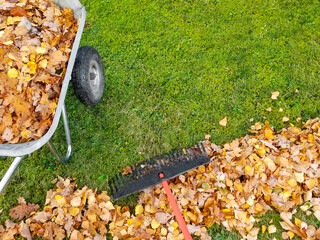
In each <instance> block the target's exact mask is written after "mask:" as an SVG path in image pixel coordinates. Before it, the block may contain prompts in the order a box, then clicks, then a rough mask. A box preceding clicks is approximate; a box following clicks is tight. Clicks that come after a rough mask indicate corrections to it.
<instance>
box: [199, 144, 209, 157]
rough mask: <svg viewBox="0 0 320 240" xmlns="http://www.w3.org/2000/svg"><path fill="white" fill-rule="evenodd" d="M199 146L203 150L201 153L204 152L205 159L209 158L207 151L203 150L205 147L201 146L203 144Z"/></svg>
mask: <svg viewBox="0 0 320 240" xmlns="http://www.w3.org/2000/svg"><path fill="white" fill-rule="evenodd" d="M201 146H202V150H203V152H204V155H205V157H207V158H208V157H209V156H208V153H207V151H206V149H205V147H204V145H203V143H201Z"/></svg>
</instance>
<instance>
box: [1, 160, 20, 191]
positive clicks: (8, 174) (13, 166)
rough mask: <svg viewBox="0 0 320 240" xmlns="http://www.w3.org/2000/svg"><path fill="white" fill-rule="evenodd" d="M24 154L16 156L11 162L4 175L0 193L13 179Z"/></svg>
mask: <svg viewBox="0 0 320 240" xmlns="http://www.w3.org/2000/svg"><path fill="white" fill-rule="evenodd" d="M23 157H24V156H22V157H16V158H15V159H14V160H13V162H12V163H11V165H10V167H9V169H8V170H7V172H6V174H5V175H4V176H3V178H2V179H1V182H0V194H1V193H2V192H3V190H4V189H5V187H6V186H7V184H8V182H9V180H10V179H11V177H12V175H13V173H14V171H15V170H16V169H17V167H18V166H19V164H20V162H21V160H22V159H23Z"/></svg>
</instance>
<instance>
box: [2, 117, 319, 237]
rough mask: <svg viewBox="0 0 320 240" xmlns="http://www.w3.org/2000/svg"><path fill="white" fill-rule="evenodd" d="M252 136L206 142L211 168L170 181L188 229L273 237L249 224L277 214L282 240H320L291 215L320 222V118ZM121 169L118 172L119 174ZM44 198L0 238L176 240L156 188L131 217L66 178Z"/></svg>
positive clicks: (257, 128)
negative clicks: (214, 227) (219, 143)
mask: <svg viewBox="0 0 320 240" xmlns="http://www.w3.org/2000/svg"><path fill="white" fill-rule="evenodd" d="M252 132H254V133H256V135H255V136H248V135H247V136H245V137H243V138H240V139H237V140H234V141H233V142H231V143H227V144H225V145H224V146H223V147H219V146H217V145H215V144H213V143H211V142H210V141H209V140H207V141H205V142H204V144H205V147H206V149H207V151H208V153H209V155H210V157H211V160H212V161H211V163H210V164H208V165H206V166H201V167H199V168H197V169H194V170H191V171H189V172H188V173H186V174H184V175H181V176H179V177H177V178H175V179H173V180H171V181H170V182H169V185H170V187H171V189H172V191H173V192H174V195H175V198H176V199H177V202H178V205H179V207H180V210H181V212H182V213H183V215H184V218H185V220H186V222H187V226H188V228H189V230H190V232H191V233H192V234H194V235H197V236H199V237H200V239H202V240H205V239H210V237H209V236H208V233H207V230H206V227H210V226H211V225H212V224H214V223H218V224H222V225H223V226H224V227H225V228H226V229H227V230H234V229H235V230H237V231H238V232H239V233H240V234H241V235H242V237H243V239H257V236H258V233H259V232H260V233H262V234H263V233H265V232H268V233H274V232H276V231H277V229H276V227H275V226H274V225H272V224H271V225H269V226H262V227H261V228H258V227H255V223H256V222H258V221H259V218H258V216H261V214H264V213H266V212H267V211H269V210H272V208H271V207H273V208H274V209H276V210H277V211H279V212H280V217H281V218H282V220H283V221H282V222H280V224H281V226H282V228H283V229H284V230H285V231H284V232H283V234H282V238H283V239H289V238H290V239H292V238H293V237H294V236H295V235H298V236H300V237H301V238H303V239H320V229H316V227H314V226H310V225H307V223H305V222H303V221H301V220H300V219H298V218H294V217H293V214H294V213H295V212H296V208H297V206H298V205H301V206H300V209H301V210H302V211H305V212H306V215H308V216H309V215H314V216H315V217H316V218H317V219H318V220H320V207H319V206H320V192H319V178H320V169H319V163H320V160H319V159H320V158H319V154H320V138H319V136H320V119H315V120H310V121H308V122H307V123H306V124H305V129H304V130H301V129H300V128H298V127H294V126H291V127H290V128H288V129H283V130H282V131H281V132H280V133H279V134H274V131H273V129H272V128H270V126H269V124H268V122H266V123H265V125H264V126H263V127H262V126H261V124H260V123H256V124H255V125H254V126H252ZM127 171H128V169H125V173H126V172H127ZM57 187H58V188H57V189H54V190H50V191H49V192H48V193H47V197H46V203H45V207H44V209H43V210H42V211H38V212H37V209H38V206H37V205H32V204H26V203H25V202H24V200H23V199H20V200H19V202H20V205H18V206H17V207H15V208H14V209H12V210H11V212H10V215H11V217H12V218H14V219H16V220H23V219H24V218H26V219H25V220H23V221H21V222H20V223H14V222H12V221H10V220H7V221H6V223H5V227H3V226H0V238H1V239H13V238H14V237H16V236H18V235H20V236H22V237H24V238H27V239H32V237H33V236H35V235H37V236H41V237H44V238H45V239H63V238H64V237H66V236H67V237H69V238H70V239H95V240H98V239H106V237H105V234H106V233H110V234H111V235H112V236H113V239H115V240H117V239H183V236H182V234H181V232H180V229H179V226H178V224H177V222H176V221H175V218H174V215H173V213H172V211H171V208H170V205H169V203H168V200H167V197H166V195H165V192H164V190H163V188H162V186H161V185H157V186H154V187H152V188H149V189H146V190H144V191H142V192H141V193H140V196H139V203H138V205H137V206H136V207H135V211H134V213H131V212H130V209H129V207H127V206H125V207H120V206H115V205H113V203H112V202H111V200H110V197H109V196H108V194H107V193H106V192H102V193H101V194H97V193H96V191H93V190H92V189H88V188H87V187H84V188H82V189H78V190H75V182H74V181H73V180H72V179H66V180H63V179H61V178H60V179H59V182H58V183H57Z"/></svg>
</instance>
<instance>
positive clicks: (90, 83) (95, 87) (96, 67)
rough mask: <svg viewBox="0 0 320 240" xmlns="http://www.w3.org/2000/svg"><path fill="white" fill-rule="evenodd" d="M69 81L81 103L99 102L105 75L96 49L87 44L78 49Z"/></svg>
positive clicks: (92, 103)
mask: <svg viewBox="0 0 320 240" xmlns="http://www.w3.org/2000/svg"><path fill="white" fill-rule="evenodd" d="M93 72H95V73H96V74H95V73H93ZM71 81H72V86H73V89H74V91H75V94H76V96H77V98H78V99H79V100H80V101H81V102H82V103H83V104H85V105H87V106H93V105H96V104H97V103H98V102H100V100H101V99H102V96H103V92H104V86H105V76H104V70H103V64H102V60H101V57H100V55H99V53H98V51H97V50H96V49H94V48H93V47H89V46H84V47H81V48H79V49H78V53H77V57H76V60H75V63H74V67H73V70H72V79H71Z"/></svg>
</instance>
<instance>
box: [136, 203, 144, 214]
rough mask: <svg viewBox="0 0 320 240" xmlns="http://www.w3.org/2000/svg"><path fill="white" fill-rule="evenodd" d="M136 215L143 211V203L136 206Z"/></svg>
mask: <svg viewBox="0 0 320 240" xmlns="http://www.w3.org/2000/svg"><path fill="white" fill-rule="evenodd" d="M135 213H136V215H138V214H142V213H143V206H142V205H141V204H138V205H137V206H136V208H135Z"/></svg>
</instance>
